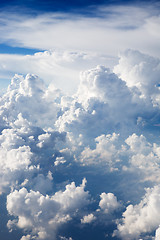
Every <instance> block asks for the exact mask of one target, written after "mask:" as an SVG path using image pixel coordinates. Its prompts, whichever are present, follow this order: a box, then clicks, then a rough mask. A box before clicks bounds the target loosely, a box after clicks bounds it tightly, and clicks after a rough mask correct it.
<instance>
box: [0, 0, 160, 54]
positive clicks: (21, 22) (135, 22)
mask: <svg viewBox="0 0 160 240" xmlns="http://www.w3.org/2000/svg"><path fill="white" fill-rule="evenodd" d="M158 14H159V12H158V8H157V5H156V4H153V3H152V5H149V4H146V5H145V6H141V5H137V6H136V5H135V6H134V5H128V6H123V5H120V6H107V7H106V6H105V5H104V6H103V7H101V8H97V9H95V12H94V13H93V14H92V16H91V17H89V16H82V15H80V14H79V15H76V14H71V13H69V14H66V13H48V14H39V15H37V16H32V15H28V16H25V15H23V16H22V15H20V14H17V13H10V14H9V15H8V14H7V13H6V12H2V13H1V15H0V19H1V22H3V25H2V26H1V31H0V34H1V36H2V37H1V42H7V40H10V43H11V44H12V45H14V46H22V47H24V46H25V47H31V48H40V49H68V50H82V51H94V52H95V51H96V52H101V53H107V54H110V55H116V54H117V52H118V51H119V50H124V49H125V48H134V49H139V50H141V51H144V52H147V53H150V54H152V55H157V56H158V55H159V37H160V36H159V31H158V29H159V24H158V23H159V16H158ZM135 16H136V18H135ZM155 32H156V35H155ZM148 46H150V47H148Z"/></svg>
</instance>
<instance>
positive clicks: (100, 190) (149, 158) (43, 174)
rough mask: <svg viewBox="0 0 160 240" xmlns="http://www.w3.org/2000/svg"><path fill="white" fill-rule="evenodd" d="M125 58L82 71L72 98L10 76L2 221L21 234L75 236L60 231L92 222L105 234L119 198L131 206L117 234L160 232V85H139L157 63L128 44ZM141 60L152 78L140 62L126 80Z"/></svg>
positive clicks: (1, 164)
mask: <svg viewBox="0 0 160 240" xmlns="http://www.w3.org/2000/svg"><path fill="white" fill-rule="evenodd" d="M46 54H47V53H46ZM125 54H126V53H125ZM125 54H124V55H125ZM125 56H126V55H125ZM67 58H68V57H67ZM72 58H73V56H72V57H71V59H72ZM75 58H76V57H75ZM123 58H124V57H123V56H122V57H121V58H120V62H119V64H118V66H117V67H116V68H115V70H114V73H113V72H112V70H110V69H108V68H106V67H105V66H100V65H98V66H97V67H95V68H92V69H90V70H86V71H84V72H82V73H81V79H80V84H79V87H78V90H77V92H76V93H75V94H74V95H72V96H66V95H62V93H61V91H60V90H58V89H56V88H55V87H54V86H53V85H49V86H46V85H45V83H44V82H43V81H42V79H40V78H39V77H37V76H36V75H33V74H28V75H27V76H26V77H23V76H19V75H16V76H15V77H14V78H13V79H12V81H11V84H10V86H9V87H8V90H7V92H6V93H5V94H4V95H3V96H2V97H1V99H0V103H1V104H0V120H1V121H0V128H1V129H0V130H1V132H0V191H1V192H2V193H3V194H4V195H3V196H4V197H6V196H7V211H8V213H9V214H10V215H9V217H8V218H9V219H7V218H6V222H7V221H8V225H7V226H8V228H9V229H10V230H12V229H15V227H16V228H20V229H21V230H24V236H21V237H22V238H21V240H30V239H34V238H36V239H53V238H54V239H56V238H58V237H59V238H60V237H61V238H62V239H63V238H64V239H65V237H63V236H66V239H67V238H69V237H70V236H71V237H73V238H75V239H76V235H75V232H76V231H74V230H73V229H72V230H73V231H70V232H71V234H70V235H69V236H68V233H67V231H68V228H69V229H70V227H71V226H72V227H73V228H75V229H79V231H80V228H81V227H83V226H86V227H84V229H86V230H84V234H86V232H85V231H88V230H87V229H90V228H92V227H93V225H92V224H87V223H92V222H93V223H94V224H95V226H96V227H97V229H98V230H95V231H99V232H100V231H101V230H102V228H103V229H104V226H105V230H104V231H101V232H105V234H108V236H109V237H111V234H112V232H113V230H115V228H116V224H115V219H116V218H119V214H120V211H122V208H121V202H119V199H120V200H121V201H123V203H124V206H127V205H128V204H129V206H128V207H127V208H126V211H125V212H124V213H123V217H122V219H119V223H118V226H117V231H116V232H115V234H116V236H118V237H119V238H122V239H133V238H138V237H142V235H143V234H144V235H145V236H146V234H150V235H153V233H152V231H155V230H156V229H158V226H159V224H160V220H159V217H158V215H157V213H158V212H159V206H160V203H159V200H158V198H159V185H158V186H154V185H155V184H158V183H159V162H160V161H159V158H160V154H159V149H160V144H159V131H157V129H158V128H159V125H157V124H158V119H159V105H158V100H156V99H158V95H159V92H158V91H159V90H158V86H157V87H156V89H157V90H156V92H154V93H153V94H152V93H151V92H150V91H149V90H147V88H152V87H153V89H154V87H155V84H158V80H157V79H158V78H157V76H158V70H157V69H158V66H159V60H157V59H154V58H150V57H148V56H146V55H144V54H140V53H137V52H135V51H131V50H129V55H128V59H129V61H128V62H127V60H125V61H124V62H123V61H122V60H123ZM126 58H127V57H126ZM139 60H140V62H143V60H144V62H147V63H146V66H150V65H151V66H152V68H151V69H150V70H151V72H154V74H153V75H152V74H150V78H152V77H153V80H152V79H150V78H149V77H148V74H147V72H146V70H145V69H146V67H144V68H142V71H140V69H139V70H138V73H139V72H140V75H141V77H142V78H141V77H140V76H138V75H137V76H138V77H137V78H136V80H134V81H131V82H133V85H132V86H131V85H129V84H128V82H130V79H131V78H130V77H131V75H132V73H133V75H134V69H135V64H136V62H138V61H139ZM57 61H58V60H57ZM60 61H62V60H61V57H60ZM65 61H66V59H65V60H64V62H65ZM121 61H122V62H123V64H124V67H122V64H121V63H122V62H121ZM130 62H131V63H130ZM151 63H153V65H152V64H151ZM128 64H130V66H129V67H130V69H129V70H128V68H129V67H128ZM140 65H143V64H141V63H140ZM144 65H145V64H144ZM125 66H126V70H125V74H126V75H125V78H124V77H123V76H122V75H123V74H122V73H123V69H125ZM138 68H139V67H138ZM154 69H155V71H154ZM116 71H117V72H116ZM143 73H144V75H143ZM121 74H122V75H121ZM127 74H128V75H127ZM118 75H119V76H118ZM135 77H136V75H134V77H133V79H135ZM147 77H148V78H147ZM145 79H146V81H145ZM137 82H138V84H137ZM153 85H154V86H153ZM145 89H146V90H145ZM155 96H156V98H155ZM153 100H154V101H153ZM156 101H157V104H155V102H156ZM155 130H156V131H155ZM153 131H154V134H153ZM85 177H86V178H87V179H88V184H87V190H88V191H85V185H86V180H85ZM81 179H83V181H82V184H80V185H79V186H76V184H78V183H79V182H80V181H81ZM145 187H149V188H148V190H147V193H146V195H145V196H144V197H143V199H142V201H141V202H140V203H139V204H137V202H139V201H140V198H141V197H142V194H143V193H144V188H145ZM89 192H90V194H91V196H92V200H93V201H91V200H90V197H89ZM112 192H113V193H114V194H113V193H112ZM97 196H98V198H97ZM99 196H100V200H99ZM128 201H129V202H128ZM88 204H90V205H89V206H88ZM151 209H152V210H153V212H151ZM153 217H154V218H153ZM94 221H95V222H94ZM80 223H82V224H80ZM63 224H65V226H66V227H64V229H62V228H63V226H64V225H63ZM110 224H111V225H110ZM109 225H110V227H108V226H109ZM67 227H68V228H67ZM66 229H67V230H66ZM77 232H78V231H77ZM72 234H73V236H72ZM77 234H78V233H77ZM93 234H94V233H93ZM156 234H158V230H157V233H156ZM83 236H84V235H83ZM87 237H88V236H87ZM103 237H104V236H103ZM103 237H102V239H103ZM91 238H92V237H91Z"/></svg>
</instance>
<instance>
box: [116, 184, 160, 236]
mask: <svg viewBox="0 0 160 240" xmlns="http://www.w3.org/2000/svg"><path fill="white" fill-rule="evenodd" d="M159 199H160V187H159V185H158V186H155V187H154V188H151V189H147V190H146V194H145V196H144V197H143V199H142V200H141V202H140V203H139V204H137V205H134V206H133V205H129V206H128V207H127V208H126V211H125V212H124V213H123V218H122V222H121V223H119V224H118V231H116V232H115V233H116V234H117V235H118V236H119V237H121V238H122V239H138V238H139V237H140V236H141V234H142V233H147V232H152V231H154V230H156V229H157V228H158V226H159V223H160V217H159V210H160V200H159ZM157 235H158V230H157Z"/></svg>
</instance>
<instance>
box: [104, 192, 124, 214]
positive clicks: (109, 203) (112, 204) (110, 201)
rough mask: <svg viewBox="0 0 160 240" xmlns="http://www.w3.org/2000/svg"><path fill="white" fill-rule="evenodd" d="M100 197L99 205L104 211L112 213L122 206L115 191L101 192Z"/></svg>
mask: <svg viewBox="0 0 160 240" xmlns="http://www.w3.org/2000/svg"><path fill="white" fill-rule="evenodd" d="M100 198H101V200H100V202H99V206H100V208H101V210H102V211H104V213H107V214H109V213H112V212H113V211H115V210H117V209H118V208H119V207H120V206H121V204H120V203H119V202H118V201H117V197H116V196H115V195H114V194H113V193H101V195H100Z"/></svg>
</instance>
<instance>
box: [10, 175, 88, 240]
mask: <svg viewBox="0 0 160 240" xmlns="http://www.w3.org/2000/svg"><path fill="white" fill-rule="evenodd" d="M85 183H86V180H85V179H84V180H83V182H82V184H81V185H80V186H79V187H76V186H75V183H74V182H72V183H71V184H69V185H67V186H66V189H65V191H63V192H62V191H59V192H56V193H55V194H54V195H53V196H48V195H46V196H44V195H42V194H41V193H40V192H38V191H37V192H35V191H32V190H31V191H30V192H28V191H27V189H26V188H22V189H20V190H19V191H17V190H15V191H14V192H11V193H10V194H9V195H8V196H7V210H8V212H9V214H10V215H13V216H15V217H18V219H17V220H9V221H8V228H9V229H12V228H13V227H14V225H16V226H17V227H19V228H21V229H24V230H25V229H26V230H30V231H31V232H32V233H31V236H32V237H33V236H35V237H36V239H56V230H57V228H58V226H59V225H61V224H64V223H66V222H68V221H70V220H71V219H72V216H74V214H76V212H77V211H78V210H80V208H82V207H83V206H85V205H86V204H88V203H89V199H88V198H89V195H88V192H85V191H84V187H85ZM23 238H24V239H25V238H27V236H26V237H23ZM23 238H22V239H23Z"/></svg>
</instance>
